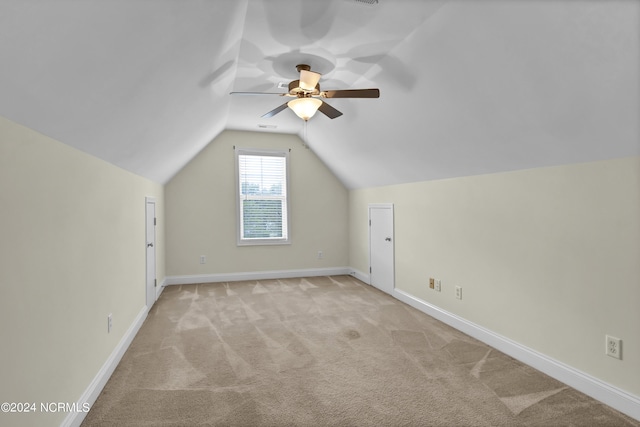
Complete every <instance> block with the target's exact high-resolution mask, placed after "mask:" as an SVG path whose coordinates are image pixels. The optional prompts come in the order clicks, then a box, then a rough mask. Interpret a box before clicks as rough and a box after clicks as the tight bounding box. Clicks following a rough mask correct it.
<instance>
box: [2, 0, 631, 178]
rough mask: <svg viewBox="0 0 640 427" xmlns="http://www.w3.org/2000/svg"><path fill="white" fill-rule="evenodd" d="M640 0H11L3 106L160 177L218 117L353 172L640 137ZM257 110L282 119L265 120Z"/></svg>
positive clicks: (483, 168)
mask: <svg viewBox="0 0 640 427" xmlns="http://www.w3.org/2000/svg"><path fill="white" fill-rule="evenodd" d="M639 40H640V2H638V1H637V0H620V1H615V0H613V1H612V0H609V1H607V0H601V1H597V0H584V1H579V0H565V1H562V0H558V1H550V0H549V1H547V0H467V1H462V0H379V3H378V4H377V5H368V4H364V3H361V2H358V1H356V0H322V1H319V0H299V1H295V0H269V1H266V0H265V1H261V0H235V1H234V0H180V1H178V0H83V1H79V0H1V1H0V58H1V61H2V62H1V66H0V115H2V116H5V117H7V118H9V119H11V120H14V121H16V122H18V123H21V124H23V125H25V126H28V127H30V128H32V129H35V130H37V131H39V132H41V133H43V134H45V135H48V136H50V137H53V138H55V139H57V140H59V141H61V142H63V143H66V144H69V145H71V146H74V147H77V148H79V149H81V150H83V151H86V152H88V153H90V154H93V155H95V156H97V157H100V158H102V159H104V160H106V161H108V162H111V163H113V164H115V165H118V166H120V167H122V168H124V169H127V170H130V171H132V172H134V173H137V174H139V175H142V176H145V177H148V178H150V179H152V180H154V181H158V182H161V183H164V182H167V181H168V180H169V179H170V178H171V177H172V176H173V175H174V174H175V173H176V172H177V171H178V170H180V168H182V167H183V166H184V165H185V164H186V163H187V162H188V161H189V160H190V159H191V158H193V156H195V155H196V154H197V153H198V152H199V151H200V150H201V149H202V148H203V147H204V146H206V145H207V144H208V143H209V142H210V141H212V140H214V139H215V137H216V136H217V135H218V134H219V133H220V132H221V131H223V130H224V129H240V130H251V131H267V132H282V133H296V134H299V135H300V136H304V131H303V122H302V120H300V119H298V118H297V117H296V116H295V115H294V114H293V112H292V111H290V110H285V111H283V112H281V113H280V114H278V115H276V116H274V117H272V118H269V119H262V118H260V116H261V115H262V114H264V113H266V112H267V111H270V110H272V109H273V108H275V107H277V106H278V105H280V104H282V103H283V102H284V101H286V99H285V98H281V97H278V96H230V95H229V92H231V91H268V92H284V91H285V90H283V89H278V88H277V85H278V83H280V82H285V83H286V82H288V81H290V80H294V79H296V76H297V73H296V70H295V65H296V64H298V63H309V64H310V65H311V67H312V69H313V70H315V71H318V72H321V73H322V74H323V78H322V80H321V82H320V84H321V86H322V89H323V90H327V89H347V88H369V87H377V88H380V91H381V97H380V98H379V99H331V100H328V101H327V102H328V103H329V104H331V105H332V106H333V107H335V108H337V109H339V110H340V111H342V112H343V113H344V115H343V116H341V117H338V118H336V119H334V120H330V119H329V118H327V117H325V116H323V115H322V114H318V115H316V116H315V117H313V118H312V119H311V120H310V121H309V123H308V128H307V133H306V139H307V143H308V145H309V147H310V148H311V149H312V150H313V151H314V152H316V153H317V155H318V156H319V157H320V158H321V159H322V160H323V161H324V162H325V163H326V164H327V165H328V166H329V167H330V168H331V169H332V170H333V171H334V173H335V174H336V175H337V176H338V177H339V178H340V179H341V180H342V181H343V182H344V184H345V185H346V186H347V187H349V188H360V187H368V186H378V185H388V184H397V183H403V182H411V181H421V180H430V179H440V178H448V177H455V176H465V175H473V174H480V173H490V172H499V171H507V170H516V169H523V168H533V167H540V166H548V165H557V164H566V163H574V162H583V161H592V160H600V159H607V158H615V157H623V156H630V155H640V142H639V140H640V138H639V137H640V125H639V122H640V120H639V115H640V114H639V113H640V89H639V85H638V76H639V75H640V74H639V64H640V53H639V52H640V41H639ZM260 125H271V126H276V128H275V129H263V128H260V127H259V126H260Z"/></svg>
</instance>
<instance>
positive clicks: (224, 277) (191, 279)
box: [165, 267, 353, 286]
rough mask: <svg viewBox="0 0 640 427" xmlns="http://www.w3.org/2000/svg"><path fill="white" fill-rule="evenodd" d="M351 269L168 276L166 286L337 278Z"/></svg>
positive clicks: (336, 268)
mask: <svg viewBox="0 0 640 427" xmlns="http://www.w3.org/2000/svg"><path fill="white" fill-rule="evenodd" d="M352 271H353V270H352V269H350V268H349V267H328V268H309V269H301V270H273V271H251V272H247V273H220V274H190V275H184V276H167V277H166V279H165V286H168V285H188V284H193V283H214V282H238V281H241V280H265V279H288V278H294V277H312V276H336V275H342V274H350V273H351V272H352Z"/></svg>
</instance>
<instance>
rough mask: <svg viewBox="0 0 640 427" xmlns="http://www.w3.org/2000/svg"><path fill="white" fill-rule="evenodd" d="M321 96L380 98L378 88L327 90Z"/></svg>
mask: <svg viewBox="0 0 640 427" xmlns="http://www.w3.org/2000/svg"><path fill="white" fill-rule="evenodd" d="M321 95H322V97H323V98H380V89H346V90H327V91H324V92H322V94H321Z"/></svg>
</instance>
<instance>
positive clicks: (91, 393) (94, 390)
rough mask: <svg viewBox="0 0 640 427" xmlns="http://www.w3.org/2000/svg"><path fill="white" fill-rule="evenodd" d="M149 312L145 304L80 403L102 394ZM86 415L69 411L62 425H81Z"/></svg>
mask: <svg viewBox="0 0 640 427" xmlns="http://www.w3.org/2000/svg"><path fill="white" fill-rule="evenodd" d="M148 312H149V310H148V309H147V306H146V305H145V306H144V307H143V308H142V310H141V311H140V313H138V315H137V316H136V318H135V319H134V321H133V323H131V326H129V329H127V332H126V333H125V334H124V336H123V337H122V339H121V340H120V342H119V343H118V345H117V346H116V348H115V349H114V350H113V352H112V353H111V355H109V358H108V359H107V361H106V362H104V365H102V368H100V370H99V371H98V373H97V375H96V376H95V377H94V378H93V381H91V384H89V387H87V389H86V390H85V391H84V393H82V396H80V399H78V403H79V405H83V404H84V403H88V404H89V405H93V404H94V403H95V401H96V399H97V398H98V396H99V395H100V392H102V389H103V388H104V386H105V385H106V384H107V381H109V378H110V377H111V374H113V371H115V369H116V366H118V363H120V359H122V356H124V353H125V351H127V349H128V348H129V345H130V344H131V341H133V338H134V337H135V336H136V334H137V333H138V330H140V327H141V326H142V324H143V323H144V320H145V319H146V318H147V313H148ZM86 415H87V413H86V412H69V414H68V415H67V416H66V417H65V419H64V420H63V421H62V424H60V426H61V427H79V426H80V424H82V421H83V420H84V418H85V416H86Z"/></svg>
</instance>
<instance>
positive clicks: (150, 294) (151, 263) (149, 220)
mask: <svg viewBox="0 0 640 427" xmlns="http://www.w3.org/2000/svg"><path fill="white" fill-rule="evenodd" d="M146 202H147V215H146V224H147V231H146V236H147V286H146V291H147V309H148V310H151V307H152V306H153V303H154V302H156V201H155V199H152V198H149V197H147V199H146Z"/></svg>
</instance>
